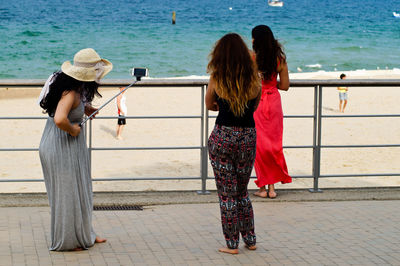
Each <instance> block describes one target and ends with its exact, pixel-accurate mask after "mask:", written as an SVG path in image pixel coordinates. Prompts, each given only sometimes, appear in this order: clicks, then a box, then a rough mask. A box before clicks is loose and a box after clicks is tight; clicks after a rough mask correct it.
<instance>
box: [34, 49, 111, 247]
mask: <svg viewBox="0 0 400 266" xmlns="http://www.w3.org/2000/svg"><path fill="white" fill-rule="evenodd" d="M111 69H112V64H111V63H110V62H109V61H107V60H105V59H101V58H100V56H99V55H98V54H97V53H96V51H95V50H93V49H91V48H87V49H83V50H81V51H79V52H78V53H76V54H75V57H74V65H72V64H71V63H70V62H69V61H67V62H64V64H63V65H62V66H61V71H58V72H55V73H54V74H53V75H51V76H50V77H49V79H48V80H47V82H46V84H45V86H44V87H43V90H42V93H41V94H40V97H39V101H38V102H39V104H40V106H41V107H42V108H43V109H44V110H45V112H46V113H47V114H48V115H49V117H48V119H47V123H46V126H45V128H44V131H43V135H42V139H41V141H40V146H39V156H40V161H41V164H42V169H43V176H44V181H45V184H46V190H47V195H48V198H49V204H50V209H51V235H50V239H51V244H50V250H54V251H64V250H82V249H87V248H89V247H91V246H93V244H94V243H101V242H105V241H106V240H105V239H102V238H100V237H98V236H96V234H95V233H94V230H93V228H92V210H93V203H92V180H91V176H90V162H89V153H88V149H87V147H86V140H85V136H84V134H83V132H81V131H82V130H81V127H80V125H79V123H80V122H81V121H82V118H83V115H84V113H86V114H87V115H90V114H92V113H93V112H94V111H96V109H95V108H93V107H92V106H91V105H90V102H91V101H92V100H93V97H94V96H95V95H97V96H101V95H100V94H99V92H98V87H99V84H98V82H99V80H100V79H101V78H102V77H104V76H105V75H106V74H107V73H108V72H110V71H111Z"/></svg>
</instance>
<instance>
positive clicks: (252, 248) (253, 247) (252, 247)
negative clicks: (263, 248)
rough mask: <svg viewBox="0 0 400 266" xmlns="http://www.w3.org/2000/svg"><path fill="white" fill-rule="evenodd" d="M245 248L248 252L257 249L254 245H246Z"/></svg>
mask: <svg viewBox="0 0 400 266" xmlns="http://www.w3.org/2000/svg"><path fill="white" fill-rule="evenodd" d="M245 247H246V248H247V249H248V250H256V249H257V247H256V245H254V246H248V245H246V246H245Z"/></svg>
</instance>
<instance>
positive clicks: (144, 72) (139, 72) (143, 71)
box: [79, 67, 149, 127]
mask: <svg viewBox="0 0 400 266" xmlns="http://www.w3.org/2000/svg"><path fill="white" fill-rule="evenodd" d="M131 75H132V76H133V77H135V78H136V80H135V81H134V82H133V83H132V84H130V85H129V86H127V87H126V88H125V89H123V90H122V91H120V92H119V93H117V94H116V95H114V96H113V97H112V98H111V99H109V100H108V101H107V102H106V103H104V104H103V105H102V106H100V107H99V108H98V109H97V110H96V111H94V112H93V113H92V114H91V115H90V116H88V117H86V118H85V119H84V120H83V121H82V122H81V123H80V124H79V126H80V127H82V126H83V125H84V124H85V123H86V122H87V121H88V120H89V119H91V118H92V117H93V116H94V115H95V114H97V113H98V112H99V111H100V110H101V109H102V108H103V107H104V106H106V105H107V104H109V103H110V102H111V101H112V100H114V99H115V98H116V97H118V95H120V94H121V93H124V91H126V90H127V89H129V88H130V87H132V86H133V85H135V83H136V82H138V81H140V80H141V78H142V77H148V76H149V70H148V69H147V68H142V67H134V68H132V70H131Z"/></svg>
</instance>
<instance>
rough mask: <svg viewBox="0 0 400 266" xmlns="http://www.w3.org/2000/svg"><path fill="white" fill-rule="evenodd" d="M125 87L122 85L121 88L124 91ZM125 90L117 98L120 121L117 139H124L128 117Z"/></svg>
mask: <svg viewBox="0 0 400 266" xmlns="http://www.w3.org/2000/svg"><path fill="white" fill-rule="evenodd" d="M124 89H125V87H120V88H119V90H120V91H123V90H124ZM125 92H126V91H124V92H123V93H121V94H120V95H118V97H117V99H116V103H117V112H118V122H117V134H116V137H117V139H122V136H121V134H122V129H123V128H124V126H125V125H126V118H125V116H126V115H127V114H128V108H127V107H126V96H125Z"/></svg>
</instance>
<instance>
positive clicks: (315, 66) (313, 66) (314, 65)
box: [306, 64, 322, 68]
mask: <svg viewBox="0 0 400 266" xmlns="http://www.w3.org/2000/svg"><path fill="white" fill-rule="evenodd" d="M306 67H309V68H322V65H321V64H311V65H306Z"/></svg>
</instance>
